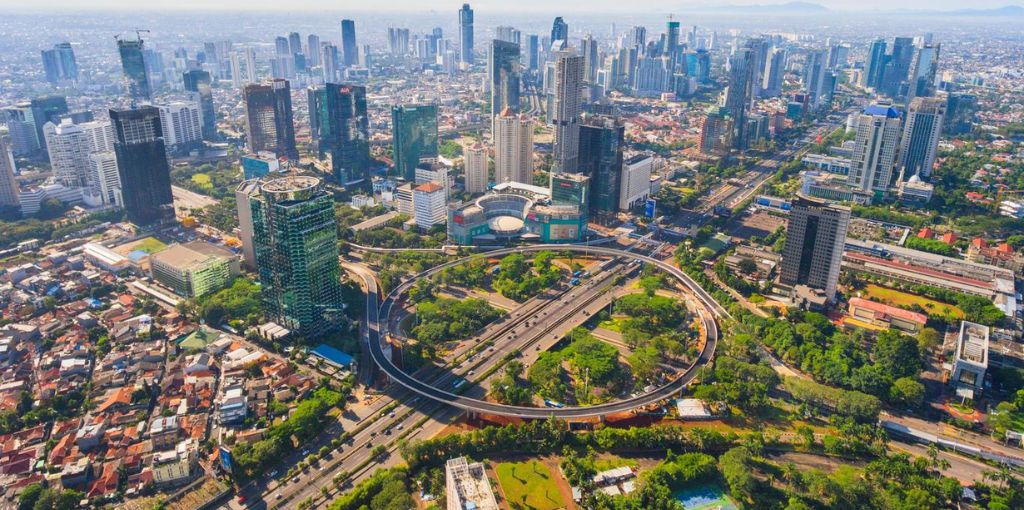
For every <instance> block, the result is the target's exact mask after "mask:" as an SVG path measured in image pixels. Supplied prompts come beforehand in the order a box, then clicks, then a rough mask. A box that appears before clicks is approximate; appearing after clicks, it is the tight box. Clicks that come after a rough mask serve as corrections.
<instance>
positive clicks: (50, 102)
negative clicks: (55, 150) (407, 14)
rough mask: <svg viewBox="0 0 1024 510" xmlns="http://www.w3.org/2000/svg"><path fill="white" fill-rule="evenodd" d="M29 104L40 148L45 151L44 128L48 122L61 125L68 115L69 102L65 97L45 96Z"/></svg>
mask: <svg viewBox="0 0 1024 510" xmlns="http://www.w3.org/2000/svg"><path fill="white" fill-rule="evenodd" d="M29 104H30V107H31V109H32V122H33V123H34V125H35V126H34V127H35V131H36V139H37V140H39V148H40V149H44V150H45V149H46V137H45V136H43V126H45V125H46V123H47V122H52V123H54V124H60V118H61V117H62V116H64V115H67V113H68V100H67V98H65V97H64V96H56V95H54V96H43V97H37V98H35V99H33V100H32V102H31V103H29Z"/></svg>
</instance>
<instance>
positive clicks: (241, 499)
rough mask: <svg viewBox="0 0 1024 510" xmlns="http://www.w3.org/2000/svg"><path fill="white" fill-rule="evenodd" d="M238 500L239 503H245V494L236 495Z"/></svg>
mask: <svg viewBox="0 0 1024 510" xmlns="http://www.w3.org/2000/svg"><path fill="white" fill-rule="evenodd" d="M238 502H239V503H240V504H243V505H244V504H245V502H246V498H245V496H238Z"/></svg>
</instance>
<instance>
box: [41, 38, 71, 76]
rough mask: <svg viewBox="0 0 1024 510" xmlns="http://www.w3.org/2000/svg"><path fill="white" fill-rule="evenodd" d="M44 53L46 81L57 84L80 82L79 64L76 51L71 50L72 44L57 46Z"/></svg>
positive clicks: (64, 43) (65, 43)
mask: <svg viewBox="0 0 1024 510" xmlns="http://www.w3.org/2000/svg"><path fill="white" fill-rule="evenodd" d="M42 53H43V71H44V72H45V73H46V81H48V82H50V83H54V84H57V83H60V82H63V81H77V80H78V64H77V63H76V62H75V50H73V49H72V48H71V43H68V42H63V43H59V44H56V45H54V47H53V48H52V49H49V50H43V52H42Z"/></svg>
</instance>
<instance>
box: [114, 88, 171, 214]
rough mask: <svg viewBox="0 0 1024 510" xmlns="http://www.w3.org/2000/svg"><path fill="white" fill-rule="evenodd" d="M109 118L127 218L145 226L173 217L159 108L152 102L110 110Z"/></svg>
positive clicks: (168, 166) (168, 170)
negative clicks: (129, 107)
mask: <svg viewBox="0 0 1024 510" xmlns="http://www.w3.org/2000/svg"><path fill="white" fill-rule="evenodd" d="M110 122H111V124H112V125H113V128H114V154H115V155H116V157H117V171H118V176H119V178H120V180H121V200H122V202H123V204H124V208H125V210H126V211H127V213H128V221H131V222H132V223H134V224H136V225H140V226H145V225H150V224H153V223H157V222H161V221H166V220H170V219H173V218H174V203H173V197H172V196H171V169H170V165H169V164H168V162H167V150H166V148H165V147H164V136H163V130H162V128H161V126H160V110H158V109H157V108H156V107H154V106H142V107H139V108H133V109H126V110H110Z"/></svg>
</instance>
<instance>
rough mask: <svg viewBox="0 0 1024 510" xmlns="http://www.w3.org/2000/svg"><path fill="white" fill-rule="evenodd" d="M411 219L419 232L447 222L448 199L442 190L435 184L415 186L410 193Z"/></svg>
mask: <svg viewBox="0 0 1024 510" xmlns="http://www.w3.org/2000/svg"><path fill="white" fill-rule="evenodd" d="M412 205H413V219H415V221H416V227H417V228H419V229H420V230H429V229H430V227H433V226H434V225H444V224H445V221H446V220H447V207H448V197H447V196H446V194H445V190H444V188H443V187H442V186H441V185H440V184H438V183H436V182H428V183H426V184H421V185H419V186H417V187H416V188H415V189H413V191H412Z"/></svg>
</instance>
